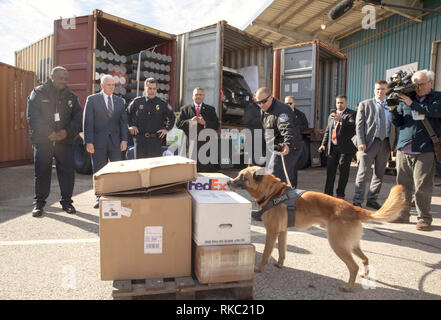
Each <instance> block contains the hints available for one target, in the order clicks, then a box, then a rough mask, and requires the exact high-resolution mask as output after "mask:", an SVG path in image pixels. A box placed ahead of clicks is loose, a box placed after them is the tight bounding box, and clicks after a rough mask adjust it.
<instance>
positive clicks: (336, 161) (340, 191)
mask: <svg viewBox="0 0 441 320" xmlns="http://www.w3.org/2000/svg"><path fill="white" fill-rule="evenodd" d="M353 157H354V154H353V153H341V152H340V150H339V148H338V146H336V145H334V144H332V143H331V152H330V153H329V156H328V160H327V167H326V184H325V193H326V194H329V195H330V196H333V195H334V191H333V190H334V182H335V176H336V174H337V168H338V170H339V173H340V177H339V179H338V186H337V196H338V197H343V198H344V197H345V189H346V185H347V183H348V179H349V170H350V168H351V161H352V158H353Z"/></svg>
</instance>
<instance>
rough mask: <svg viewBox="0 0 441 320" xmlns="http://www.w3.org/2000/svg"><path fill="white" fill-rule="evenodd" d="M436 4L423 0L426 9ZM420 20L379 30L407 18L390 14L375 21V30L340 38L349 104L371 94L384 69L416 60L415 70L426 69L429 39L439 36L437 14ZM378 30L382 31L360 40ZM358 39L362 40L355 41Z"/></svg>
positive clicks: (436, 38) (382, 76)
mask: <svg viewBox="0 0 441 320" xmlns="http://www.w3.org/2000/svg"><path fill="white" fill-rule="evenodd" d="M440 5H441V3H440V1H436V0H430V1H425V4H424V6H425V7H426V8H437V7H438V6H440ZM422 19H423V22H422V23H419V22H414V21H411V22H409V23H406V24H404V25H402V26H401V27H398V28H395V29H392V30H389V31H387V32H385V33H382V32H384V31H385V30H387V29H389V28H392V27H393V26H396V25H399V24H401V23H403V22H405V21H407V20H408V19H406V18H404V17H402V16H399V15H394V16H392V17H391V18H389V19H386V20H384V21H381V22H379V23H377V25H376V29H375V30H363V31H360V32H357V33H355V34H353V35H350V36H348V37H347V38H344V39H342V40H341V41H340V48H342V49H341V52H343V53H344V54H346V55H347V56H348V82H347V83H348V87H347V96H348V102H349V104H348V105H349V106H350V107H352V108H353V107H354V105H356V104H358V103H359V102H360V101H362V100H364V99H368V98H370V97H373V95H374V83H375V81H377V80H381V79H384V80H387V79H385V78H386V70H387V69H390V68H394V67H398V66H401V65H406V64H409V63H413V62H418V69H430V56H431V50H432V42H433V41H436V40H439V39H441V15H439V14H434V13H430V14H428V15H426V16H424V17H423V18H422ZM360 23H361V22H360ZM378 33H382V34H381V35H379V36H376V37H373V38H372V39H370V40H367V41H362V40H363V39H366V38H368V37H371V36H373V35H375V34H378ZM359 41H362V42H360V43H357V42H359ZM345 47H347V49H345Z"/></svg>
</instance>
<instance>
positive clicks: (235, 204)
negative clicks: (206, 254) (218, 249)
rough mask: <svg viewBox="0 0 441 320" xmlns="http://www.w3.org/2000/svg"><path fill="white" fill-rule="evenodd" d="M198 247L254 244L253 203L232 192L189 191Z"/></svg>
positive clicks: (194, 235)
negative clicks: (251, 226) (252, 232)
mask: <svg viewBox="0 0 441 320" xmlns="http://www.w3.org/2000/svg"><path fill="white" fill-rule="evenodd" d="M190 194H191V196H192V199H193V200H192V202H193V240H194V241H195V242H196V244H197V245H199V246H203V245H223V244H248V243H250V242H251V232H250V224H251V202H250V201H248V200H247V199H245V198H244V197H242V196H240V195H239V194H237V193H235V192H232V191H218V192H212V191H190Z"/></svg>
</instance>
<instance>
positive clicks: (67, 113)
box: [27, 79, 83, 144]
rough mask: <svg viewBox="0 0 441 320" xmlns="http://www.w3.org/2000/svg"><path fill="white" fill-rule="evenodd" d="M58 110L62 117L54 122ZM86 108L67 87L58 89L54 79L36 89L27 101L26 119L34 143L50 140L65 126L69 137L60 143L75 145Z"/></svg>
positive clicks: (48, 141)
mask: <svg viewBox="0 0 441 320" xmlns="http://www.w3.org/2000/svg"><path fill="white" fill-rule="evenodd" d="M56 113H58V114H59V117H60V120H59V121H55V114H56ZM82 115H83V110H82V108H81V105H80V103H79V102H78V98H77V96H76V95H75V94H74V93H73V92H72V91H71V90H70V89H69V88H68V87H66V88H65V89H64V90H62V91H58V90H57V89H56V88H55V87H54V85H53V83H52V80H50V79H49V80H48V81H47V82H46V83H45V84H43V85H41V86H38V87H36V88H34V90H33V91H32V92H31V95H30V96H29V98H28V101H27V121H28V123H29V131H30V132H29V133H30V138H31V142H32V143H33V144H38V143H50V142H51V141H50V140H49V135H50V134H51V133H52V132H58V131H60V130H62V129H64V130H66V131H67V137H66V138H65V139H64V140H61V141H58V142H59V143H68V144H73V141H74V139H75V137H76V136H77V135H78V133H80V131H81V126H82V123H81V121H82Z"/></svg>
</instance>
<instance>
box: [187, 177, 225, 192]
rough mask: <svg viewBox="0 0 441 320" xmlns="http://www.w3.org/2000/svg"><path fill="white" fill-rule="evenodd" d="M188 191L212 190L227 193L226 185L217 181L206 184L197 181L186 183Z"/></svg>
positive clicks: (212, 180) (211, 180)
mask: <svg viewBox="0 0 441 320" xmlns="http://www.w3.org/2000/svg"><path fill="white" fill-rule="evenodd" d="M188 190H214V191H227V190H229V189H228V187H227V183H220V182H219V179H210V180H208V182H207V183H201V182H197V181H190V182H189V183H188Z"/></svg>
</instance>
